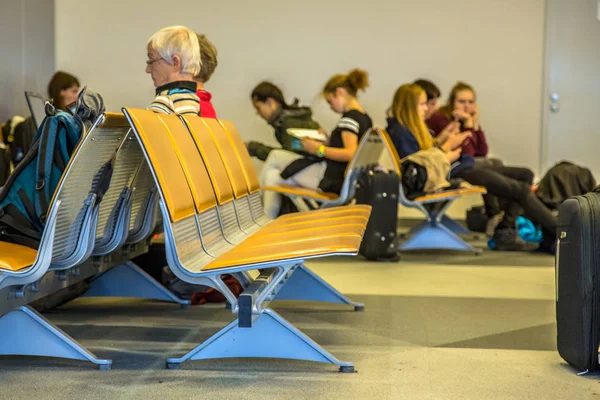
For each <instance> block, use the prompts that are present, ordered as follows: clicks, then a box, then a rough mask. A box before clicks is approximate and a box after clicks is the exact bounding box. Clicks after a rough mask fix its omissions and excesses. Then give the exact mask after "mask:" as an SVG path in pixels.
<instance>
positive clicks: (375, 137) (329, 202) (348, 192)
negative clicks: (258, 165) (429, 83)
mask: <svg viewBox="0 0 600 400" xmlns="http://www.w3.org/2000/svg"><path fill="white" fill-rule="evenodd" d="M365 136H367V137H366V141H365V143H368V142H370V141H376V142H380V143H382V145H383V147H384V149H385V152H387V155H388V157H389V159H391V161H392V164H393V167H394V170H395V172H396V173H397V174H398V176H401V167H400V166H401V164H402V160H401V159H400V156H399V154H398V152H397V150H396V147H395V146H394V144H393V142H392V140H391V138H390V136H389V134H388V133H387V132H386V131H385V130H384V129H380V128H375V129H373V130H372V131H370V133H369V134H368V135H365ZM360 150H361V149H360V148H359V151H357V154H356V155H355V157H354V159H353V160H352V161H351V162H350V163H349V165H348V169H347V170H346V174H345V178H344V183H343V186H342V191H341V193H340V194H339V195H337V194H335V193H322V192H319V191H316V190H311V189H306V188H301V187H298V186H292V185H284V184H280V185H276V186H267V187H264V188H263V189H264V190H271V191H275V192H278V193H280V194H281V195H284V196H287V197H289V198H290V199H291V200H292V202H293V203H294V204H295V205H296V207H297V208H298V209H300V210H306V209H309V208H315V207H332V206H337V205H340V204H348V203H349V202H350V201H351V200H352V199H353V197H354V195H355V190H354V189H355V182H356V179H357V178H358V176H359V175H360V173H361V170H360V168H358V169H357V168H355V167H356V165H357V164H358V165H361V163H362V162H364V159H365V158H366V159H368V160H369V161H367V164H369V163H373V164H377V163H378V157H379V156H380V155H381V149H379V148H376V147H374V146H370V150H367V151H364V150H363V151H360ZM485 193H486V189H485V188H484V187H480V186H473V187H469V188H461V189H454V190H446V191H443V192H440V193H434V194H428V195H424V196H421V197H417V198H415V199H413V200H411V199H409V198H408V197H407V196H406V194H405V193H404V189H403V187H402V184H400V185H399V196H398V203H399V204H401V205H403V206H405V207H408V208H414V209H417V210H419V211H420V212H422V213H423V215H424V216H425V220H424V221H423V222H422V223H421V224H419V225H417V226H416V227H414V228H413V229H412V230H411V231H410V232H409V234H408V239H407V240H406V241H404V242H403V243H402V244H401V245H400V246H399V247H398V251H410V250H454V251H466V252H472V253H475V254H479V253H481V251H482V250H481V249H478V248H474V247H472V246H471V245H470V244H469V243H467V242H466V241H465V240H464V239H463V238H462V237H461V235H469V234H471V232H470V231H469V230H468V229H467V228H465V227H464V225H462V224H460V223H457V222H456V221H454V220H452V219H451V218H450V217H448V216H447V215H446V211H447V210H448V208H449V207H450V206H451V205H452V203H453V202H454V201H456V200H457V199H459V198H461V197H463V196H467V195H482V194H485Z"/></svg>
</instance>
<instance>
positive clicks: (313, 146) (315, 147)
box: [302, 137, 323, 154]
mask: <svg viewBox="0 0 600 400" xmlns="http://www.w3.org/2000/svg"><path fill="white" fill-rule="evenodd" d="M322 144H323V143H321V142H317V141H316V140H313V139H309V138H306V137H305V138H302V147H304V151H306V152H307V153H308V154H317V152H318V151H319V147H320V146H321V145H322Z"/></svg>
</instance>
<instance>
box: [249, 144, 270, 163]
mask: <svg viewBox="0 0 600 400" xmlns="http://www.w3.org/2000/svg"><path fill="white" fill-rule="evenodd" d="M246 147H247V149H248V153H249V154H250V156H251V157H256V158H258V159H259V160H261V161H265V160H266V159H267V157H268V156H269V153H270V152H271V150H273V149H274V147H271V146H267V145H266V144H263V143H260V142H254V141H250V142H248V144H247V145H246Z"/></svg>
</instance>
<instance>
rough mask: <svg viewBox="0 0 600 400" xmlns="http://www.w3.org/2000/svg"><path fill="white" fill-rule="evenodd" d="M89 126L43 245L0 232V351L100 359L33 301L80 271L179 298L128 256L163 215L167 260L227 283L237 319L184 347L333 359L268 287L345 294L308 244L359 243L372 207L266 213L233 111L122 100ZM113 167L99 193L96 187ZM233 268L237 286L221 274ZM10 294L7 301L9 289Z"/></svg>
mask: <svg viewBox="0 0 600 400" xmlns="http://www.w3.org/2000/svg"><path fill="white" fill-rule="evenodd" d="M123 113H124V115H125V117H126V118H125V117H124V116H123V115H121V114H111V113H108V114H106V115H104V116H102V117H101V118H99V119H98V121H96V122H95V124H94V125H93V127H92V129H91V130H89V131H88V132H86V133H85V134H84V136H83V138H82V140H81V142H80V144H79V146H78V147H77V149H76V150H75V152H74V154H73V156H72V159H71V161H70V163H69V165H68V166H67V168H66V170H65V173H64V175H63V177H62V179H61V182H60V184H59V187H58V189H57V191H56V193H55V195H54V197H53V199H52V202H51V206H50V213H49V215H48V218H47V225H46V229H45V232H44V234H43V237H42V241H41V244H40V247H39V250H38V251H37V252H36V251H34V250H32V249H29V248H26V247H23V246H19V245H15V244H10V243H1V244H0V246H1V249H2V250H4V251H2V253H0V254H3V260H2V262H1V263H0V293H1V296H2V297H1V298H2V300H0V315H1V316H0V332H2V336H3V340H2V341H0V354H4V355H37V356H51V357H63V358H72V359H78V360H87V361H91V362H93V363H95V364H97V365H98V366H99V367H100V368H103V369H108V368H110V365H111V361H110V360H103V359H99V358H97V357H96V356H95V355H93V354H92V353H90V352H89V351H87V350H85V349H84V348H83V347H82V346H81V345H79V344H78V343H77V342H76V341H75V340H74V339H73V338H71V337H69V336H68V335H66V334H65V333H64V332H62V331H61V330H60V329H58V328H57V327H55V326H54V325H53V324H52V323H51V322H50V321H48V320H47V319H45V318H44V317H43V316H41V315H40V314H38V313H37V312H35V311H34V310H33V309H32V308H30V307H29V306H27V304H29V303H31V302H32V301H34V300H36V299H38V298H40V297H43V296H45V295H48V294H51V293H54V292H56V291H58V290H60V289H62V288H65V287H67V286H69V285H72V284H74V283H76V282H78V281H81V280H84V279H90V278H91V279H92V280H91V284H90V290H89V291H88V292H87V293H86V295H88V296H135V297H145V298H154V299H159V300H167V301H173V302H177V303H179V304H182V305H184V306H185V305H186V304H187V302H186V301H183V300H180V299H177V298H176V297H175V296H173V294H171V293H169V292H168V291H167V290H166V289H165V288H164V287H162V286H161V285H159V284H158V283H157V282H155V281H153V280H152V278H151V277H149V276H148V275H147V274H145V273H144V272H143V271H142V270H140V269H139V268H138V267H137V266H135V265H134V264H133V263H132V262H131V261H130V260H131V259H132V258H133V257H135V256H136V255H139V254H141V253H143V252H145V251H147V248H148V242H149V238H150V237H151V235H152V234H153V233H154V232H155V231H156V229H157V227H158V228H159V229H160V228H161V227H164V233H165V243H166V249H167V259H168V263H169V266H170V268H171V269H172V271H173V272H174V273H175V275H177V276H178V277H179V278H180V279H182V280H184V281H186V282H188V283H193V284H204V285H208V286H211V287H214V288H215V289H217V290H219V291H220V292H221V293H223V294H224V295H225V296H226V298H227V300H228V301H229V303H230V304H231V306H232V310H233V312H234V313H235V314H237V315H238V318H237V319H236V320H234V321H233V322H232V323H230V324H229V325H228V326H226V327H225V328H223V329H222V330H221V331H220V332H218V333H217V334H215V335H214V336H213V337H212V338H210V339H208V340H206V341H205V342H204V343H203V344H201V345H199V346H198V347H197V348H196V349H194V350H192V351H191V352H190V353H188V354H186V355H185V356H183V357H180V358H172V359H169V360H168V362H167V365H168V366H169V367H171V368H173V367H177V366H178V365H179V364H180V363H181V362H183V361H186V360H194V359H207V358H225V357H277V358H291V359H302V360H313V361H319V362H327V363H332V364H336V365H338V366H339V367H340V369H341V370H343V371H352V370H353V365H352V363H349V362H341V361H339V360H337V359H336V358H335V357H333V356H332V355H331V354H329V353H328V352H327V351H325V350H324V349H323V348H321V347H320V346H319V345H318V344H316V343H315V342H313V341H312V340H311V339H310V338H308V337H306V336H305V335H304V334H302V333H301V332H300V331H299V330H297V329H296V328H295V327H293V326H292V325H291V324H289V323H288V322H287V321H285V320H284V319H283V318H282V317H281V316H280V315H278V314H277V313H275V312H274V311H272V310H271V309H270V308H269V307H268V306H269V303H270V301H272V300H274V299H288V300H316V301H328V302H337V303H343V304H350V305H353V306H354V307H355V309H356V310H362V308H363V306H362V305H361V304H358V303H353V302H352V301H350V300H349V299H348V298H346V297H345V296H343V295H342V294H341V293H339V292H338V291H337V290H335V289H334V288H333V287H331V286H330V285H328V284H327V283H326V282H324V281H323V280H322V279H321V278H319V277H318V276H317V275H316V274H315V273H314V272H312V271H310V270H309V269H308V268H307V267H306V266H305V265H304V261H305V260H306V259H309V258H314V257H325V256H334V255H355V254H356V253H357V251H358V248H359V246H360V242H361V239H362V235H363V232H364V229H365V226H366V224H367V221H368V218H369V214H370V207H369V206H365V205H354V206H343V207H341V206H340V207H332V208H328V209H320V210H316V211H309V212H301V213H297V214H293V215H288V216H284V217H280V218H278V219H276V220H273V221H271V220H269V219H268V218H266V216H265V215H264V213H263V211H262V204H261V201H260V193H259V191H260V186H259V184H258V180H257V177H256V173H255V171H254V170H253V168H252V164H251V161H250V158H249V156H248V154H247V152H246V150H245V147H244V144H243V142H242V140H241V138H240V136H239V134H238V133H237V130H236V129H235V127H234V126H233V124H231V123H229V122H226V121H217V120H207V119H201V118H200V117H195V116H191V117H185V118H180V117H178V116H174V115H171V116H168V115H157V114H154V113H152V112H149V111H145V110H135V109H123ZM382 146H383V144H382V142H381V140H380V138H378V136H377V135H376V134H375V133H373V134H370V135H367V136H366V137H365V138H364V140H363V141H361V145H360V150H359V151H358V152H357V155H356V157H355V163H354V164H353V171H354V173H353V176H358V175H359V174H360V172H361V171H364V170H365V169H367V168H370V167H372V166H373V164H375V163H376V161H375V160H376V159H378V158H379V154H380V153H381V150H382ZM375 154H377V157H375V156H374V155H375ZM108 166H112V169H113V175H112V180H111V185H110V188H109V190H108V192H107V193H106V194H104V196H102V198H99V197H98V194H97V192H96V191H95V190H94V188H95V185H97V184H98V180H99V179H101V177H102V175H103V174H102V173H103V171H104V170H105V169H106V168H108ZM229 273H231V274H235V275H236V277H238V279H239V280H240V281H241V282H242V284H243V286H244V288H245V290H244V292H243V293H242V295H241V296H240V297H239V299H237V298H236V297H235V296H234V295H233V294H232V293H231V292H230V291H229V289H228V288H227V286H226V285H225V284H224V283H223V281H222V280H221V276H222V275H223V274H229ZM5 299H6V300H5Z"/></svg>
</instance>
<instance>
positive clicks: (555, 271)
mask: <svg viewBox="0 0 600 400" xmlns="http://www.w3.org/2000/svg"><path fill="white" fill-rule="evenodd" d="M560 239H561V238H560V237H558V239H556V256H555V257H554V275H555V276H554V287H555V289H556V301H557V302H558V269H559V265H560V262H559V258H560Z"/></svg>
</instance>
